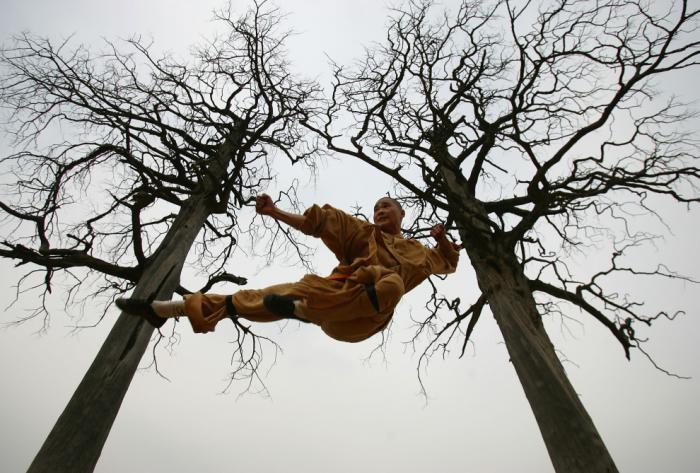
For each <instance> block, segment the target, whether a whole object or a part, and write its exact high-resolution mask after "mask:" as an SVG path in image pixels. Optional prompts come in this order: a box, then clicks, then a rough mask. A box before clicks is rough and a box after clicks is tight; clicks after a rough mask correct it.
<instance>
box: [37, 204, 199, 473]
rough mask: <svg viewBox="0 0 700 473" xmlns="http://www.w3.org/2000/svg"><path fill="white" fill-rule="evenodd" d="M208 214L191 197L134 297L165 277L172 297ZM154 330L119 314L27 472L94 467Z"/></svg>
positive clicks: (164, 293)
mask: <svg viewBox="0 0 700 473" xmlns="http://www.w3.org/2000/svg"><path fill="white" fill-rule="evenodd" d="M207 215H208V210H207V205H206V203H205V202H203V199H202V197H198V198H191V199H190V201H188V203H187V205H186V206H184V207H183V209H182V210H181V212H180V214H179V215H178V218H177V219H176V221H175V222H174V223H173V226H172V228H171V229H170V231H169V234H168V235H167V237H166V240H167V241H163V244H162V245H161V246H160V248H159V250H158V254H157V255H156V258H155V259H154V261H153V262H152V263H151V264H149V266H148V267H147V268H146V269H145V271H144V272H143V275H142V277H141V279H140V280H139V283H138V284H137V286H136V288H135V289H134V292H133V296H134V297H148V296H149V295H150V294H152V293H153V292H154V291H156V290H157V289H158V286H159V285H161V283H162V282H163V278H166V277H167V278H168V279H167V281H165V282H164V283H163V285H162V288H161V290H160V292H159V294H158V298H160V299H170V297H171V296H172V294H173V292H174V290H175V287H177V284H178V282H179V277H180V271H181V270H182V265H183V264H184V261H185V258H186V257H187V253H188V252H189V249H190V246H191V245H192V243H193V242H194V239H195V238H196V236H197V234H198V233H199V230H200V229H201V228H202V224H203V223H204V220H205V219H206V218H207ZM171 269H172V271H171ZM168 273H170V274H169V276H168ZM152 333H153V327H152V326H151V325H149V324H148V323H147V322H145V320H143V319H140V318H137V317H134V316H131V315H126V314H121V315H120V317H119V319H118V320H117V322H116V323H115V324H114V327H113V328H112V330H111V331H110V333H109V335H108V336H107V338H106V340H105V342H104V343H103V345H102V348H101V349H100V351H99V352H98V353H97V356H96V357H95V360H94V361H93V362H92V365H91V366H90V368H89V369H88V371H87V373H86V374H85V376H84V377H83V380H82V381H81V383H80V384H79V385H78V388H77V389H76V391H75V393H74V394H73V397H72V398H71V400H70V401H69V403H68V405H67V406H66V408H65V409H64V411H63V413H62V414H61V416H60V417H59V418H58V421H57V422H56V424H55V425H54V427H53V429H52V430H51V432H50V433H49V436H48V437H47V438H46V441H45V442H44V444H43V446H42V447H41V449H40V450H39V453H37V455H36V457H35V458H34V461H33V462H32V464H31V465H30V467H29V470H28V471H29V472H31V473H34V472H47V473H48V472H52V473H55V472H66V473H68V472H71V473H74V472H90V471H93V470H94V468H95V464H96V463H97V460H98V459H99V457H100V453H101V452H102V448H103V446H104V443H105V441H106V440H107V435H108V434H109V431H110V429H111V428H112V424H113V423H114V419H115V418H116V416H117V412H118V411H119V407H120V406H121V403H122V400H123V399H124V395H125V394H126V391H127V389H128V387H129V384H130V383H131V379H132V378H133V376H134V373H135V372H136V369H137V368H138V365H139V362H140V360H141V357H142V356H143V353H144V352H145V350H146V347H147V346H148V343H149V341H150V338H151V334H152Z"/></svg>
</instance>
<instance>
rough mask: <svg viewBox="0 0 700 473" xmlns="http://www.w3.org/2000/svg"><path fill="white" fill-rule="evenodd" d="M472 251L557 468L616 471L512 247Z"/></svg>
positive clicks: (576, 472) (573, 472)
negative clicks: (489, 252) (552, 338)
mask: <svg viewBox="0 0 700 473" xmlns="http://www.w3.org/2000/svg"><path fill="white" fill-rule="evenodd" d="M464 237H466V235H464ZM469 253H470V254H469V257H470V259H471V262H472V265H473V266H474V269H475V270H476V275H477V279H478V281H479V286H480V287H481V289H482V290H483V291H484V293H485V294H486V296H487V297H488V303H489V306H490V307H491V311H492V313H493V315H494V318H495V319H496V322H497V323H498V326H499V328H500V330H501V333H502V334H503V339H504V340H505V344H506V347H507V348H508V353H509V355H510V359H511V362H512V363H513V366H514V367H515V371H516V373H517V374H518V378H519V379H520V383H521V384H522V386H523V390H524V391H525V396H526V397H527V400H528V401H529V403H530V407H532V410H533V413H534V414H535V419H536V420H537V424H538V426H539V428H540V432H541V433H542V437H543V439H544V443H545V445H546V446H547V451H548V452H549V457H550V459H551V460H552V464H553V465H554V469H555V470H556V471H557V472H561V473H564V472H566V473H613V472H617V468H616V467H615V463H614V462H613V460H612V457H611V456H610V453H609V452H608V450H607V448H606V447H605V444H604V443H603V440H602V439H601V437H600V434H599V433H598V431H597V430H596V428H595V425H593V421H592V420H591V418H590V416H589V415H588V413H587V412H586V409H585V408H584V407H583V404H582V403H581V400H580V399H579V396H578V395H577V394H576V392H575V391H574V388H573V387H572V385H571V383H570V382H569V379H568V378H567V376H566V373H565V372H564V368H563V367H562V365H561V362H560V361H559V358H558V357H557V356H556V353H555V351H554V347H553V346H552V343H551V341H550V340H549V337H548V336H547V333H546V331H545V330H544V327H543V326H542V319H541V316H540V314H539V313H538V312H537V307H536V305H535V300H534V298H533V296H532V291H531V289H530V288H529V286H528V283H527V279H526V278H525V276H524V275H523V273H522V271H521V270H520V266H519V264H518V262H517V260H516V258H515V255H513V254H508V252H507V250H503V252H502V253H500V254H493V253H492V254H489V255H483V254H479V252H478V251H475V250H474V249H472V251H470V252H469Z"/></svg>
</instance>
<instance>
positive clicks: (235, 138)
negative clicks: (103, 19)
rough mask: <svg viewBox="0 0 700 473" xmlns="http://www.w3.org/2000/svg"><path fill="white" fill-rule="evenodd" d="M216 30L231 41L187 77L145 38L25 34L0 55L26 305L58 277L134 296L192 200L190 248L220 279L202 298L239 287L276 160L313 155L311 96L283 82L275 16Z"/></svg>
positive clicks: (198, 59) (5, 249)
mask: <svg viewBox="0 0 700 473" xmlns="http://www.w3.org/2000/svg"><path fill="white" fill-rule="evenodd" d="M218 20H219V24H218V26H219V30H221V31H223V34H222V35H221V36H220V37H218V38H216V39H214V40H212V41H210V42H209V43H208V44H206V45H204V46H202V47H199V48H198V49H196V50H195V51H194V59H193V60H192V61H191V62H190V63H180V62H178V61H176V60H175V59H174V58H172V57H169V56H167V55H166V56H158V55H156V54H155V53H153V52H152V51H153V48H152V45H151V44H148V43H146V42H145V41H143V40H142V39H140V38H133V39H131V40H128V41H126V42H122V43H111V42H106V43H105V44H104V47H103V50H102V51H99V52H95V51H94V48H89V47H86V46H82V45H78V46H74V45H73V44H72V42H71V40H70V39H68V40H66V41H64V42H61V43H57V42H54V41H50V40H48V39H44V38H39V37H36V36H33V35H30V34H22V35H20V36H17V37H15V38H14V41H13V43H12V44H10V45H8V46H6V47H5V48H3V49H2V51H1V52H0V64H1V65H0V67H1V68H2V69H1V73H2V77H1V78H0V104H2V111H3V115H4V116H3V118H4V122H5V123H6V128H7V132H8V134H9V136H10V137H11V139H12V147H11V148H10V149H11V151H10V153H9V154H8V155H6V156H3V157H2V166H3V170H4V174H5V179H4V180H3V182H2V185H3V191H2V198H1V200H0V218H2V223H3V228H4V229H5V231H4V232H3V235H2V243H1V246H2V247H1V248H0V256H2V257H5V258H10V259H13V260H15V261H16V262H17V264H18V265H26V267H29V268H30V269H28V270H27V274H26V276H25V279H23V281H22V282H21V283H20V286H19V287H20V291H23V290H24V289H28V288H30V287H33V286H34V285H36V284H38V285H39V286H43V288H44V297H45V296H46V293H47V292H50V291H51V288H52V280H53V279H54V276H55V275H56V274H57V273H62V274H63V275H65V276H66V277H67V278H68V280H70V281H72V286H73V289H72V290H71V291H70V292H69V294H70V295H71V296H75V295H76V294H77V293H78V291H76V289H78V287H79V286H80V285H81V283H83V282H84V281H85V274H86V272H85V271H84V270H87V271H88V274H91V275H93V276H95V278H96V280H97V281H99V283H98V287H97V289H94V288H93V289H91V290H92V291H93V292H94V293H105V294H110V295H113V294H114V292H115V291H113V290H116V291H117V292H123V291H125V290H127V289H128V288H130V287H132V286H133V285H134V284H135V283H136V282H138V280H139V278H140V277H141V275H142V273H143V270H144V268H146V267H147V266H148V265H149V264H150V263H151V262H152V261H153V259H154V257H155V255H156V253H157V249H158V248H159V247H162V246H163V243H164V239H165V238H166V235H167V234H168V231H169V229H170V228H171V227H172V225H173V222H174V221H175V219H176V217H177V215H178V214H179V213H180V212H181V210H182V209H183V207H184V206H185V205H186V203H187V202H188V199H190V198H191V197H192V196H195V195H196V196H201V197H202V199H203V202H204V205H205V206H206V207H207V209H206V214H207V218H206V220H205V222H204V224H203V231H202V232H201V233H200V235H199V237H198V244H197V245H196V246H195V249H196V260H197V262H198V264H199V265H200V268H202V269H205V270H206V271H207V272H208V273H209V274H210V275H211V277H212V280H211V281H210V282H209V283H208V284H207V285H206V286H205V288H207V289H208V288H210V287H211V284H213V283H215V282H222V281H228V282H233V283H236V284H242V283H245V278H243V277H242V276H240V275H233V274H228V273H226V271H225V270H224V263H225V262H226V260H227V258H229V256H230V255H231V253H232V251H233V249H234V247H235V245H236V242H237V239H238V238H239V236H240V234H241V231H240V229H239V228H238V227H237V211H238V210H239V209H240V208H241V207H242V206H244V205H247V204H248V203H250V201H251V196H252V195H254V194H255V193H256V192H257V191H258V190H259V189H261V188H265V186H266V184H267V182H268V181H269V180H270V179H271V178H272V176H273V171H272V170H271V162H272V159H273V157H274V156H276V157H283V158H284V157H285V156H286V157H287V158H289V159H290V160H291V161H292V162H297V161H303V160H305V159H306V158H307V157H308V156H310V155H311V154H312V153H313V152H314V148H313V147H312V146H311V145H309V142H308V140H306V139H305V135H306V134H307V130H305V129H304V128H302V127H300V126H299V120H300V119H302V118H308V117H309V116H310V115H311V114H313V113H314V112H313V104H314V101H315V100H316V94H317V86H316V85H315V84H314V83H313V82H310V81H304V80H300V79H296V78H295V77H293V76H292V75H291V74H290V73H289V71H288V66H287V62H286V59H285V51H284V42H285V40H286V37H287V36H288V33H286V32H284V31H281V30H280V25H279V23H280V16H279V14H278V12H277V11H276V10H274V9H271V8H268V7H267V6H265V5H264V2H262V3H261V4H259V5H256V8H254V9H252V10H251V11H249V12H248V13H247V14H246V15H245V16H244V17H242V18H240V19H235V18H232V17H231V15H230V13H229V12H226V11H223V12H220V13H219V14H218ZM222 23H223V25H222ZM222 26H223V28H222ZM290 195H293V194H290ZM37 267H38V268H39V270H37V269H36V268H37ZM35 273H37V274H39V275H41V274H43V276H40V277H42V278H43V283H42V282H39V283H37V281H36V275H37V274H35ZM190 289H196V288H190ZM178 292H180V293H184V292H189V291H188V289H186V288H184V287H179V288H178ZM37 314H44V315H46V311H45V308H44V307H43V306H42V307H39V308H38V309H37V312H36V313H35V315H37Z"/></svg>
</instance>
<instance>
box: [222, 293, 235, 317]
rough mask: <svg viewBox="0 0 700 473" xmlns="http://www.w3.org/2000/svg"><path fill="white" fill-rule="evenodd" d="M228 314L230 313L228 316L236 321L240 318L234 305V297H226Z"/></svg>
mask: <svg viewBox="0 0 700 473" xmlns="http://www.w3.org/2000/svg"><path fill="white" fill-rule="evenodd" d="M225 300H226V312H227V313H228V316H229V317H231V318H232V319H235V318H236V317H238V311H237V310H236V306H235V305H233V296H226V299H225Z"/></svg>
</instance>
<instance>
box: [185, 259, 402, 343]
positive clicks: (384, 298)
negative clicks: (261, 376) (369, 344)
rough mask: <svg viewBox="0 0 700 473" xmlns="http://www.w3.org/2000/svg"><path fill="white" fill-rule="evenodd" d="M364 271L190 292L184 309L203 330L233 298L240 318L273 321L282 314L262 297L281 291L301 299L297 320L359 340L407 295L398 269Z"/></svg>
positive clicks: (227, 310) (226, 310)
mask: <svg viewBox="0 0 700 473" xmlns="http://www.w3.org/2000/svg"><path fill="white" fill-rule="evenodd" d="M370 273H371V276H369V278H370V280H369V281H368V280H367V279H368V275H370ZM363 274H364V277H360V278H359V280H358V278H357V277H356V276H355V275H350V276H341V277H339V278H338V277H334V276H335V275H333V276H330V277H328V278H324V277H320V276H316V275H314V274H308V275H306V276H304V277H303V278H302V279H301V280H300V281H298V282H295V283H287V284H277V285H274V286H270V287H267V288H264V289H252V290H251V289H244V290H241V291H238V292H236V293H235V294H233V295H232V296H230V299H229V301H227V298H228V297H229V296H225V295H219V294H202V293H195V294H189V295H187V296H185V313H186V314H187V316H188V318H189V319H190V321H191V322H192V327H193V329H194V331H195V332H200V333H202V332H210V331H213V330H214V327H215V326H216V324H217V323H218V322H219V321H220V320H222V319H224V318H226V317H228V316H229V313H230V308H229V307H228V306H227V304H230V303H232V304H233V308H235V310H236V313H237V314H238V316H239V317H240V318H243V319H246V320H250V321H253V322H274V321H278V320H282V317H279V316H277V315H275V314H272V313H271V312H269V311H268V310H267V309H266V308H265V306H264V305H263V297H264V296H266V295H268V294H278V295H281V296H289V297H292V298H294V299H296V300H298V301H299V309H300V312H301V315H299V319H302V320H305V321H307V322H311V323H313V324H316V325H318V326H320V327H321V329H322V330H323V331H324V332H325V333H326V334H327V335H329V336H330V337H332V338H334V339H336V340H341V341H344V342H359V341H362V340H365V339H367V338H369V337H371V336H372V335H374V334H375V333H377V332H379V331H381V330H383V329H384V328H385V327H386V326H387V325H388V324H389V321H390V320H391V316H392V315H393V313H394V307H396V304H397V303H398V302H399V300H400V299H401V297H402V296H403V294H404V284H403V280H402V279H401V277H400V276H399V275H398V274H397V273H395V272H392V271H388V270H385V269H383V268H380V269H379V270H373V271H369V272H364V273H363ZM361 276H362V275H361ZM362 279H364V281H361V280H362ZM368 286H373V287H374V291H375V293H376V299H375V302H376V303H377V306H378V307H377V308H375V305H374V304H373V301H372V300H371V299H370V294H369V293H368ZM370 290H371V288H370Z"/></svg>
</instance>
